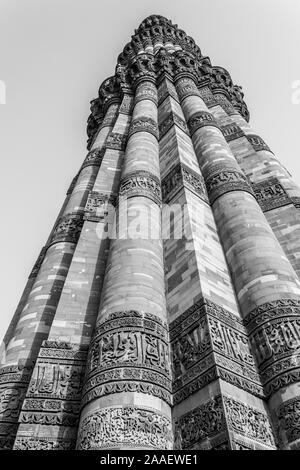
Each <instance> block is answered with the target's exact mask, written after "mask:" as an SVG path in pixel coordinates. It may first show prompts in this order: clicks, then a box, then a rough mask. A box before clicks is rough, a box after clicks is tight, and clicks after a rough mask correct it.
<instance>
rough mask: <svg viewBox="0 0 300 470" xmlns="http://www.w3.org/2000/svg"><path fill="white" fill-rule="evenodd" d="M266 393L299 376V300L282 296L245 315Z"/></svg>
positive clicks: (270, 392) (293, 380)
mask: <svg viewBox="0 0 300 470" xmlns="http://www.w3.org/2000/svg"><path fill="white" fill-rule="evenodd" d="M245 324H246V326H247V329H248V334H249V339H250V342H251V345H252V352H253V354H254V356H255V359H256V362H257V364H258V367H259V371H260V376H261V380H262V383H263V385H264V390H265V393H266V395H267V396H270V395H272V394H273V393H274V392H275V391H276V390H278V389H280V388H281V387H286V386H287V385H289V384H291V383H294V382H298V381H299V379H300V354H299V352H300V301H299V300H293V299H281V300H277V301H274V302H269V303H266V304H263V305H261V306H259V307H257V308H256V309H255V310H253V311H251V312H250V313H249V314H248V315H247V317H246V318H245Z"/></svg>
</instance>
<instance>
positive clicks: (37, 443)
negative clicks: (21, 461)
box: [14, 437, 76, 450]
mask: <svg viewBox="0 0 300 470" xmlns="http://www.w3.org/2000/svg"><path fill="white" fill-rule="evenodd" d="M75 447H76V439H64V438H57V437H56V438H50V437H44V438H34V437H18V438H17V439H16V442H15V445H14V450H74V449H75Z"/></svg>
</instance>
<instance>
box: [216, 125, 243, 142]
mask: <svg viewBox="0 0 300 470" xmlns="http://www.w3.org/2000/svg"><path fill="white" fill-rule="evenodd" d="M221 131H222V133H223V135H224V137H225V139H226V141H227V142H231V141H232V140H235V139H239V138H240V137H245V133H244V132H243V131H242V129H241V128H240V127H239V126H238V125H237V124H226V126H221Z"/></svg>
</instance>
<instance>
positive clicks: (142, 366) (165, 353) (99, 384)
mask: <svg viewBox="0 0 300 470" xmlns="http://www.w3.org/2000/svg"><path fill="white" fill-rule="evenodd" d="M170 374H171V370H170V357H169V342H168V331H167V328H166V326H165V325H164V324H162V323H161V322H160V321H159V319H158V318H157V317H155V316H152V315H150V314H144V315H142V314H139V313H138V312H135V311H129V312H117V313H115V314H113V315H111V316H110V317H109V318H108V319H107V320H106V321H105V322H104V323H102V324H100V325H99V326H98V327H97V329H96V332H95V336H94V338H93V340H92V344H91V347H90V351H89V358H88V369H87V378H86V382H85V386H84V389H83V403H87V402H88V401H91V400H92V399H94V398H96V397H99V396H102V395H107V394H110V393H116V392H122V391H140V392H143V393H150V394H152V395H155V396H159V397H160V398H163V399H164V400H165V401H167V402H168V403H171V379H170Z"/></svg>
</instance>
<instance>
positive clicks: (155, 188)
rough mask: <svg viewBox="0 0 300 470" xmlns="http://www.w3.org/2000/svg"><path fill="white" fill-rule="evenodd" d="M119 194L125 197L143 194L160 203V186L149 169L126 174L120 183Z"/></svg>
mask: <svg viewBox="0 0 300 470" xmlns="http://www.w3.org/2000/svg"><path fill="white" fill-rule="evenodd" d="M119 196H126V197H127V198H130V197H135V196H144V197H147V198H149V199H152V200H153V201H154V202H155V203H156V204H159V205H160V204H161V187H160V181H159V179H158V178H157V177H156V176H155V175H153V174H151V173H150V172H149V171H135V172H132V173H130V174H128V175H126V176H125V177H124V178H123V179H122V181H121V184H120V189H119Z"/></svg>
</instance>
